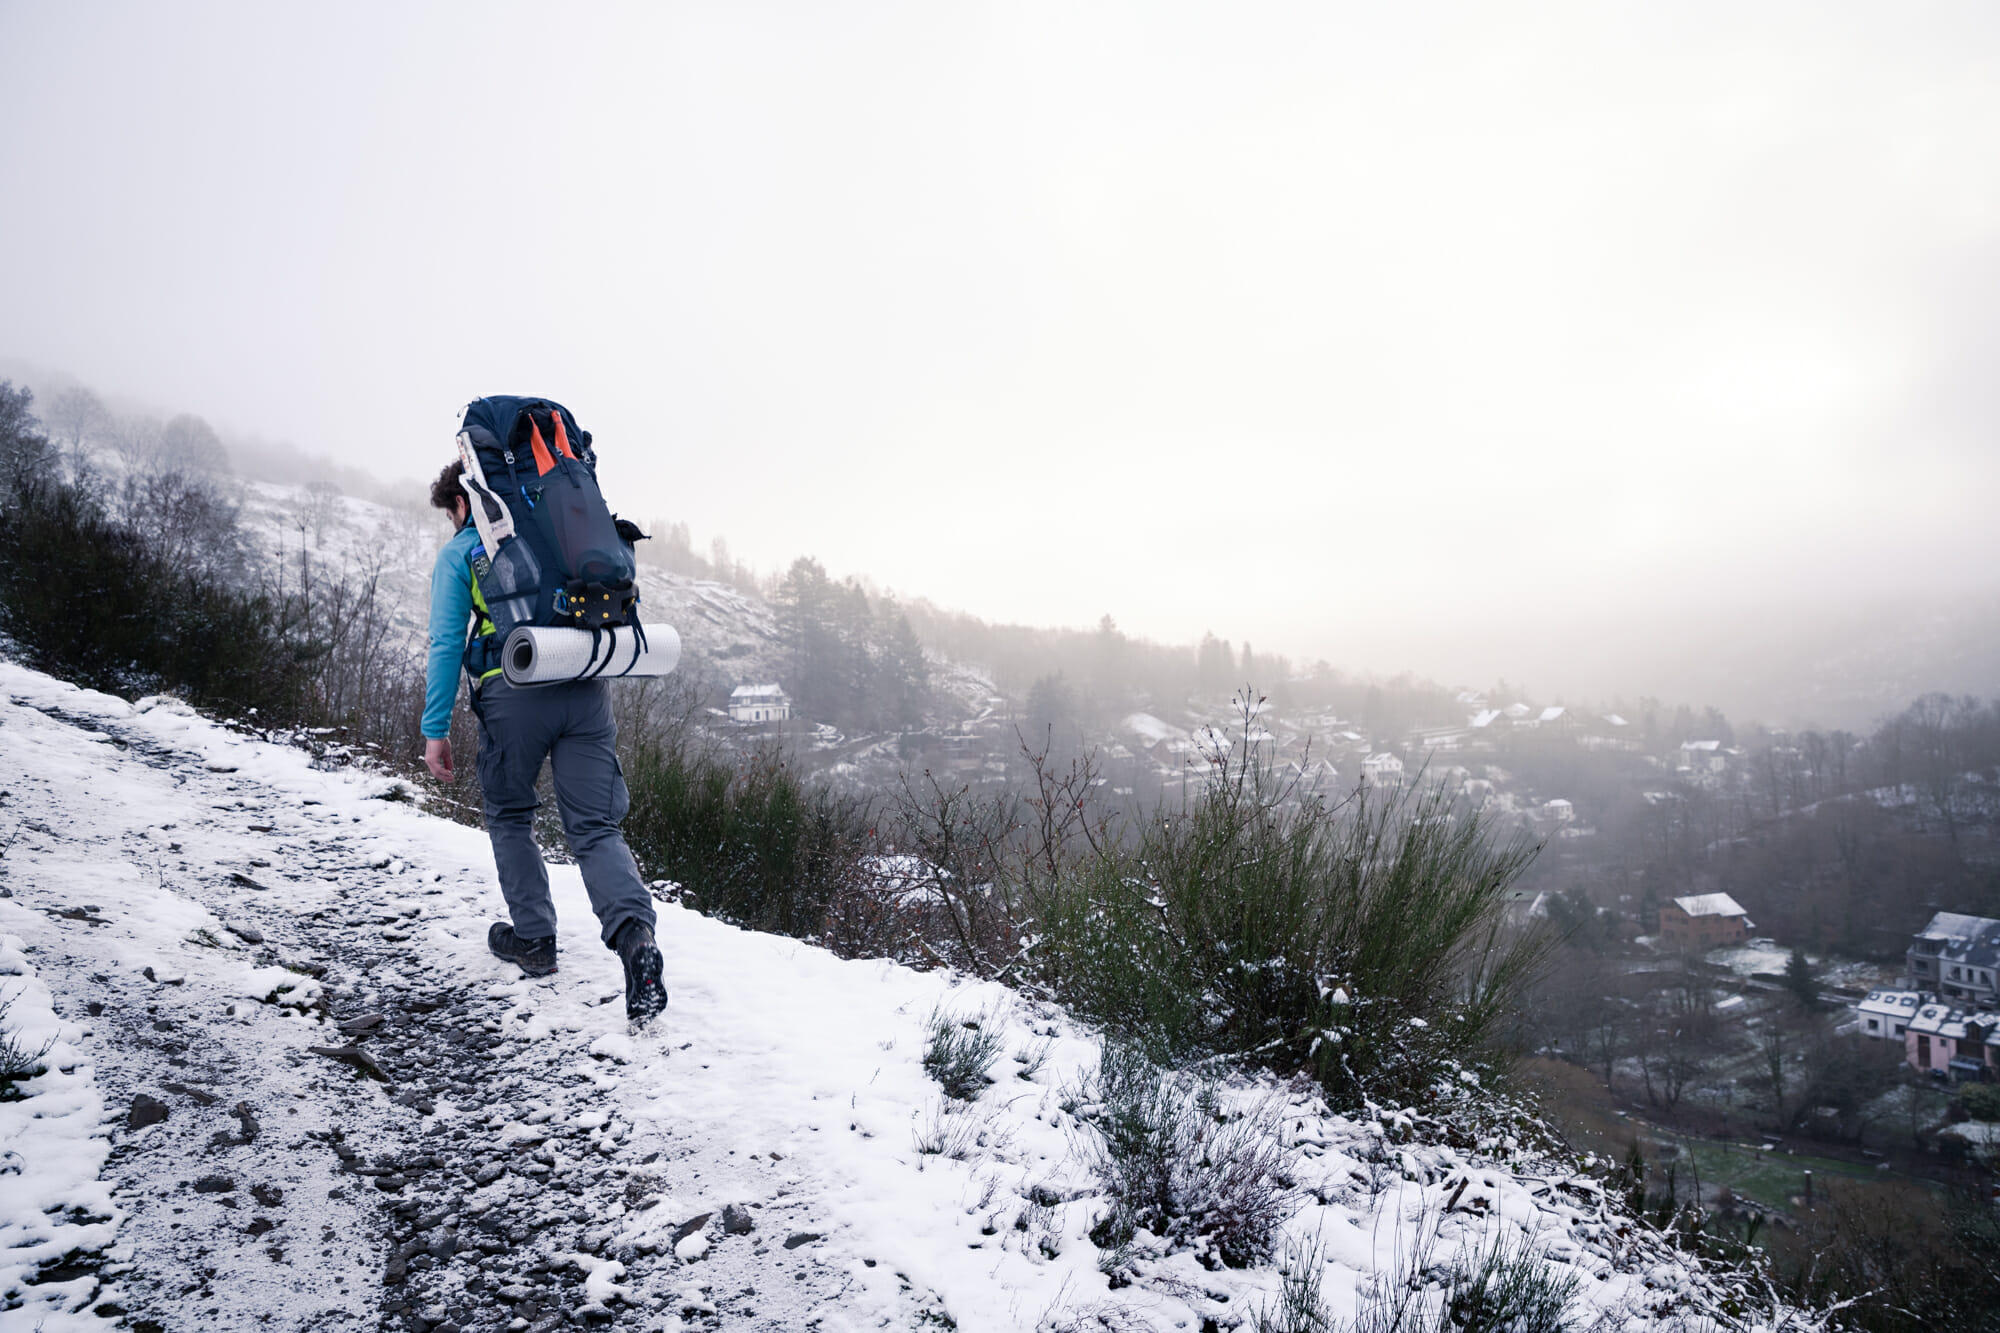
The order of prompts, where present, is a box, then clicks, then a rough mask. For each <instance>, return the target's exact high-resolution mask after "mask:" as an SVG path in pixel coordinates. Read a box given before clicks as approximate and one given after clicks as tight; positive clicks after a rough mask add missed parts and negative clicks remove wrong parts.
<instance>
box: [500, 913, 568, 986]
mask: <svg viewBox="0 0 2000 1333" xmlns="http://www.w3.org/2000/svg"><path fill="white" fill-rule="evenodd" d="M486 947H487V948H489V949H491V950H492V951H493V953H494V956H495V957H498V958H505V959H506V960H507V961H508V962H510V963H518V964H520V967H521V970H522V971H523V972H526V973H527V974H528V975H529V976H531V977H545V976H547V975H548V974H549V973H551V972H553V971H555V970H556V937H555V936H553V935H551V936H549V937H548V938H547V939H541V940H524V939H522V938H521V937H520V936H519V935H516V934H515V933H514V928H513V927H512V926H510V925H508V924H507V923H506V922H505V921H495V922H494V923H493V929H491V930H489V931H487V932H486Z"/></svg>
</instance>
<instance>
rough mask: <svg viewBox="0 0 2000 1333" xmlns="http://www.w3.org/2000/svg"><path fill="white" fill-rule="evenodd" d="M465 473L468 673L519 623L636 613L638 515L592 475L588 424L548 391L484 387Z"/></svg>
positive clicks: (485, 662)
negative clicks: (472, 619)
mask: <svg viewBox="0 0 2000 1333" xmlns="http://www.w3.org/2000/svg"><path fill="white" fill-rule="evenodd" d="M458 451H459V457H460V458H461V459H462V460H463V461H464V463H465V472H464V475H463V477H461V478H460V485H462V486H463V487H464V489H465V493H466V496H467V498H468V500H469V501H470V502H471V506H472V521H473V523H474V524H475V525H476V526H477V527H478V529H479V545H478V546H477V547H476V548H475V549H474V551H473V553H472V557H471V565H472V575H473V601H474V603H475V606H476V609H477V611H478V614H479V621H478V624H477V625H475V626H474V629H473V633H472V637H471V640H470V642H468V643H467V645H466V649H465V668H466V670H467V671H469V672H471V673H472V675H473V677H474V678H475V679H483V678H485V677H487V676H490V675H493V674H495V673H497V672H498V671H499V670H500V647H501V645H502V644H503V643H504V642H505V641H506V638H507V635H508V633H509V632H510V631H511V630H513V629H514V628H515V627H516V626H519V625H540V626H569V627H571V628H575V629H588V630H602V629H609V628H611V627H613V626H618V625H631V626H635V627H636V626H637V625H638V624H639V590H638V588H637V586H636V585H635V584H634V583H633V577H634V575H635V573H636V572H637V568H638V567H637V562H636V561H635V559H634V557H633V553H632V547H633V543H635V542H637V541H641V540H643V539H644V534H642V533H641V532H640V531H639V529H638V527H637V526H636V525H634V524H632V523H629V522H627V521H625V520H624V519H621V518H617V517H615V516H614V515H613V514H612V513H611V511H610V509H609V508H608V507H607V506H606V505H605V503H604V495H603V492H601V491H600V490H599V489H598V486H597V455H596V453H595V452H593V450H592V449H591V445H590V432H589V431H587V430H583V429H581V428H579V427H578V426H577V424H576V418H575V417H574V416H572V415H571V414H570V411H569V409H568V408H566V407H564V406H563V405H562V404H560V403H556V402H551V401H549V400H548V399H545V398H517V397H492V398H481V399H479V400H478V401H476V402H474V403H473V404H472V405H471V406H469V407H467V408H466V410H465V424H464V427H463V428H462V429H461V430H460V431H459V435H458Z"/></svg>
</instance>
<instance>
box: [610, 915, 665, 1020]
mask: <svg viewBox="0 0 2000 1333" xmlns="http://www.w3.org/2000/svg"><path fill="white" fill-rule="evenodd" d="M612 947H614V948H616V949H617V950H618V960H619V961H620V962H622V963H624V964H625V1017H627V1018H629V1019H631V1020H632V1021H633V1022H634V1023H644V1022H648V1021H649V1020H651V1019H653V1018H654V1017H656V1016H658V1015H660V1014H663V1013H665V1012H666V1009H667V988H666V987H665V986H664V985H662V984H661V982H660V973H661V971H663V970H664V969H665V966H666V964H664V963H663V962H661V961H660V950H659V946H658V945H656V944H654V943H653V929H652V927H651V926H648V925H646V924H645V923H644V922H643V921H627V922H626V923H625V924H624V925H623V926H621V927H619V929H618V937H617V939H616V940H614V941H613V946H612Z"/></svg>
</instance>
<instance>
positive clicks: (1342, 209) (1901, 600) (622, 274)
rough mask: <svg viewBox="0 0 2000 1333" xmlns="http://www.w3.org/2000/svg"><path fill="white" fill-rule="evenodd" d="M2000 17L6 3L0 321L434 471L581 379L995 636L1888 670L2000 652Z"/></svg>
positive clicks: (825, 543) (1544, 683)
mask: <svg viewBox="0 0 2000 1333" xmlns="http://www.w3.org/2000/svg"><path fill="white" fill-rule="evenodd" d="M1997 27H2000V20H1996V18H1995V16H1994V15H1993V12H1992V11H1991V9H1990V7H1987V6H1983V5H1977V4H1959V5H1941V6H1936V7H1931V8H1927V9H1926V11H1925V13H1924V17H1923V21H1922V22H1921V23H1912V22H1910V21H1909V20H1908V17H1907V16H1906V15H1903V14H1899V13H1892V12H1890V11H1886V10H1882V9H1879V8H1875V7H1869V6H1862V5H1810V6H1802V5H1773V6H1765V7H1759V8H1758V9H1756V10H1755V11H1748V12H1746V11H1745V10H1743V9H1742V7H1740V6H1724V5H1685V6H1674V7H1672V8H1671V9H1652V10H1644V11H1634V10H1618V11H1610V10H1605V9H1603V8H1602V7H1600V6H1593V5H1582V4H1575V5H1564V4H1548V5H1537V6H1532V7H1529V8H1526V9H1523V8H1519V7H1507V8H1506V9H1495V8H1493V7H1490V6H1427V7H1424V8H1422V9H1421V10H1419V11H1409V12H1404V11H1397V12H1387V11H1383V10H1381V9H1379V7H1359V6H1336V7H1327V6H1308V5H1299V6H1288V5H1270V6H1259V7H1255V8H1253V9H1251V10H1249V11H1247V12H1240V11H1236V10H1233V9H1232V10H1231V11H1230V12H1228V13H1226V14H1225V13H1224V12H1223V11H1221V10H1219V9H1215V8H1211V7H1204V6H1190V5H1156V4H1147V5H1124V6H1120V5H1107V6H1097V7H1092V8H1089V9H1086V10H1077V9H1074V8H1072V7H1056V6H1040V7H1038V6H1025V7H1023V6H1006V7H992V8H986V7H978V6H949V7H938V6H896V5H852V6H841V7H838V8H836V9H827V8H823V7H817V6H765V7H757V8H750V9H742V8H734V7H731V8H721V7H702V6H629V7H600V8H593V9H592V10H590V11H588V12H587V13H583V14H580V15H571V16H566V17H565V19H564V21H563V22H562V23H560V24H556V23H553V22H551V21H549V19H548V17H547V16H546V14H544V13H540V12H538V11H536V10H534V9H532V8H528V7H491V6H477V7H474V6H459V7H454V6H430V7H425V8H423V9H422V10H420V11H416V12H403V11H398V12H396V13H394V14H389V13H384V14H382V15H378V16H377V17H376V19H375V21H371V22H368V23H351V22H347V21H345V20H344V19H340V18H337V17H336V16H334V15H332V14H331V13H328V12H315V11H296V10H285V9H276V10H273V9H270V8H268V7H258V6H233V5H195V6H179V7H175V8H174V9H173V10H171V11H165V10H160V9H158V8H154V7H147V6H138V5H132V6H124V7H120V6H111V7H90V8H76V7H69V6H62V7H57V6H40V7H36V6H27V5H8V6H5V7H4V8H0V48H4V49H5V51H6V52H7V56H6V59H7V62H8V70H7V78H6V79H5V80H4V81H0V124H5V125H6V126H7V127H8V130H7V132H6V133H5V134H4V135H0V179H4V180H5V181H6V182H7V183H8V189H9V192H10V194H11V195H12V197H13V198H14V199H15V200H17V201H18V202H19V205H25V206H15V207H11V208H9V209H7V210H5V211H4V216H0V252H4V253H6V254H7V255H9V256H10V257H11V258H12V259H13V260H14V262H13V263H12V264H10V266H9V270H10V275H9V278H8V284H7V287H8V290H7V300H6V302H5V303H4V307H0V360H5V362H6V365H7V366H8V367H9V368H11V371H10V373H13V374H15V376H16V377H17V378H30V377H31V376H30V375H29V374H28V373H27V372H34V373H39V374H43V375H53V376H71V377H74V378H75V379H76V380H78V381H81V382H84V383H88V384H90V385H91V386H93V387H95V388H97V389H98V390H99V391H100V392H102V393H104V394H105V395H106V396H107V397H109V398H112V399H114V400H117V399H121V398H122V399H124V400H125V401H127V402H129V403H132V404H136V405H142V406H146V407H148V408H150V409H151V410H154V411H157V412H160V413H162V414H171V413H173V412H177V411H197V412H200V413H202V414H204V415H206V416H207V417H208V418H209V419H210V420H211V421H213V422H214V423H215V425H216V426H217V427H218V429H220V430H221V431H222V433H223V434H224V436H225V437H227V438H231V439H234V440H241V439H246V438H253V437H254V438H263V439H266V440H269V441H273V442H283V443H289V444H291V445H294V446H296V447H297V448H299V449H302V450H305V451H307V452H309V453H312V454H316V455H321V456H325V457H328V458H332V459H338V460H340V461H342V462H343V463H345V464H347V465H350V466H353V467H356V468H359V469H361V470H363V471H366V472H368V473H371V474H373V475H375V476H376V477H378V478H380V479H382V480H384V481H392V480H393V481H402V482H407V483H408V484H409V485H410V486H411V487H412V488H414V487H415V486H416V485H417V484H418V483H419V481H420V480H421V478H422V477H424V476H426V475H428V473H429V472H430V471H431V470H432V469H433V467H434V465H435V464H437V463H439V462H442V461H443V460H444V459H445V458H446V457H447V451H448V447H449V439H450V435H451V433H452V430H453V429H454V425H455V422H456V414H457V412H458V410H459V409H460V408H461V407H462V405H463V403H464V402H465V401H466V400H467V399H468V398H470V397H472V396H475V395H477V394H481V393H486V392H519V391H530V392H538V393H547V394H550V395H552V396H556V397H559V398H561V399H563V400H564V401H566V402H569V403H571V404H572V405H573V406H574V407H575V409H576V410H577V412H578V413H579V415H580V416H581V417H582V419H583V420H584V421H585V423H586V424H588V425H589V426H591V427H592V429H594V430H595V431H596V432H597V435H598V438H599V441H600V445H601V447H602V450H603V454H604V459H605V472H606V482H607V489H608V490H610V491H611V492H612V493H613V494H614V496H615V497H617V498H619V500H620V502H621V503H623V504H624V505H625V507H627V508H628V509H631V510H635V511H638V512H642V513H653V514H660V515H667V516H671V517H675V518H679V519H682V520H684V521H686V522H687V523H689V525H690V526H691V528H692V530H693V534H694V538H695V545H696V548H697V549H701V550H706V549H707V547H708V544H709V542H710V541H711V540H712V539H713V538H717V537H722V538H725V539H726V540H727V542H728V543H729V546H730V549H731V551H732V553H733V555H734V556H735V558H737V559H739V560H743V561H747V562H748V563H750V564H751V565H753V566H755V567H757V568H759V569H765V570H772V571H776V570H780V569H782V568H783V567H784V566H785V565H786V564H788V563H789V561H790V560H791V559H792V557H794V556H795V555H798V554H812V555H815V556H817V557H818V558H819V559H820V560H822V561H823V562H824V563H825V564H826V566H827V567H828V568H829V569H830V570H831V571H832V572H834V573H835V574H836V575H837V576H845V575H849V574H853V575H858V576H862V577H865V578H867V579H870V580H872V581H873V582H874V583H875V584H877V585H879V586H884V587H888V588H892V589H894V590H896V591H898V592H899V593H901V594H903V595H905V596H918V597H924V598H927V599H929V600H931V601H933V602H935V603H937V604H939V605H941V606H945V607H951V608H962V609H964V610H967V611H971V612H973V613H975V614H978V615H981V616H983V617H986V618H988V619H990V620H996V621H1004V620H1013V621H1021V622H1027V623H1037V624H1061V625H1074V626H1089V625H1092V624H1095V623H1096V622H1097V620H1098V618H1099V617H1100V616H1102V615H1104V614H1106V613H1109V614H1111V615H1112V616H1114V617H1115V618H1116V620H1117V622H1118V623H1119V625H1120V626H1121V627H1122V628H1124V629H1125V630H1126V631H1127V632H1129V633H1133V634H1137V635H1142V636H1146V637H1149V638H1153V639H1156V640H1160V641H1164V642H1175V643H1192V642H1193V641H1194V640H1196V639H1198V638H1199V637H1200V636H1201V635H1202V634H1203V632H1205V631H1208V630H1213V631H1214V632H1215V633H1217V634H1218V635H1222V636H1225V637H1229V638H1231V639H1232V640H1234V641H1235V642H1237V643H1239V644H1240V643H1242V642H1244V641H1246V640H1247V641H1250V642H1252V643H1254V644H1255V645H1257V647H1258V648H1259V649H1260V650H1263V651H1266V652H1281V653H1284V654H1286V655H1288V656H1290V657H1291V658H1292V659H1293V660H1294V661H1303V660H1310V659H1313V658H1320V657H1324V658H1326V659H1327V660H1328V661H1330V662H1332V663H1334V664H1335V665H1336V666H1339V667H1343V668H1347V669H1353V670H1366V671H1375V672H1381V673H1394V672H1397V671H1401V670H1406V669H1409V670H1416V671H1418V672H1421V673H1427V674H1431V675H1434V676H1437V677H1438V678H1440V679H1444V680H1448V681H1455V682H1463V683H1471V684H1478V685H1482V686H1484V685H1487V684H1490V683H1491V682H1492V681H1493V680H1495V679H1496V678H1498V677H1502V676H1505V677H1507V678H1509V679H1512V680H1517V681H1519V680H1523V679H1525V680H1527V681H1528V682H1529V683H1530V684H1532V685H1533V686H1534V687H1535V688H1536V689H1537V690H1538V691H1540V692H1541V693H1543V694H1560V693H1562V692H1565V691H1568V692H1572V693H1589V694H1593V695H1595V696H1598V697H1601V698H1606V699H1610V698H1614V697H1618V696H1621V695H1626V696H1631V695H1639V694H1655V695H1663V696H1668V697H1678V698H1689V699H1696V700H1700V701H1703V702H1717V703H1720V704H1722V705H1724V706H1725V707H1730V708H1735V709H1739V710H1754V711H1755V712H1757V713H1759V714H1761V715H1764V716H1768V717H1771V718H1772V719H1773V720H1780V721H1782V720H1786V713H1787V709H1788V708H1791V707H1792V702H1791V701H1789V700H1788V699H1787V698H1786V697H1785V695H1784V691H1783V690H1780V689H1776V688H1763V687H1761V686H1757V687H1756V688H1753V685H1754V684H1755V682H1753V681H1752V680H1750V677H1752V676H1757V675H1758V674H1759V673H1763V675H1764V676H1779V675H1783V676H1787V677H1789V678H1791V679H1794V680H1796V679H1798V678H1799V677H1801V676H1802V675H1805V674H1810V673H1811V672H1812V671H1813V670H1815V669H1817V668H1818V667H1821V666H1824V664H1825V663H1826V661H1828V660H1829V659H1834V658H1838V659H1841V660H1842V661H1843V662H1844V663H1845V665H1844V666H1843V667H1842V669H1852V670H1856V671H1860V672H1862V673H1863V674H1865V673H1866V672H1868V671H1871V670H1873V671H1877V672H1878V673H1879V674H1881V675H1883V676H1884V677H1885V680H1886V679H1888V678H1893V688H1890V687H1889V686H1888V685H1886V684H1885V687H1884V689H1883V691H1882V697H1881V703H1882V709H1881V711H1886V709H1887V708H1888V707H1890V706H1893V704H1894V703H1895V702H1897V701H1900V700H1901V699H1903V698H1906V697H1908V696H1909V695H1910V694H1912V693H1914V692H1916V691H1918V690H1921V689H1927V688H1946V689H1951V690H1972V691H1990V690H1991V689H1992V688H1993V687H1994V686H1995V684H1996V682H2000V669H1996V667H1995V662H1996V660H2000V651H1996V648H1995V644H1994V637H1995V635H1994V631H1993V626H1994V624H1995V623H1996V616H1995V605H1996V600H1995V592H1994V588H1995V585H1994V577H1993V562H1992V559H1991V557H1990V554H1989V549H1990V539H1989V538H1988V536H1987V533H1988V530H1989V529H1990V523H1989V522H1988V521H1987V519H1986V516H1987V515H1988V514H1990V513H1991V512H1992V510H1993V508H1994V505H1995V502H1996V500H2000V475H1997V474H1996V466H2000V462H1996V460H2000V451H1996V450H1995V449H1994V448H1993V447H1992V440H1993V432H1994V427H1995V423H1996V420H2000V401H1996V398H1995V395H1994V392H1993V388H1992V384H1993V379H1992V375H1991V373H1990V372H1991V365H1992V358H1993V352H1994V349H1995V334H1996V327H2000V325H1996V321H2000V316H1996V314H1995V313H1994V312H1995V311H1996V310H2000V301H1996V300H1995V299H1994V298H1995V297H1996V296H2000V262H1996V256H2000V246H1996V240H2000V173H1996V172H1995V170H1994V167H1993V164H1994V163H1995V162H1996V161H2000V152H1996V149H2000V143H1996V139H2000V105H1996V103H2000V78H1996V77H1995V75H1996V73H2000V70H1996V56H1997V55H2000V40H1997V39H2000V31H1996V28H1997ZM1858 646H1866V647H1867V648H1868V649H1869V651H1873V652H1877V653H1880V652H1887V653H1888V654H1889V658H1890V659H1891V660H1886V661H1883V662H1877V663H1874V664H1873V665H1870V664H1867V663H1863V664H1861V665H1859V666H1857V665H1856V664H1855V663H1854V662H1853V661H1852V660H1851V659H1852V658H1853V655H1854V653H1855V651H1856V650H1857V647H1858ZM1899 652H1900V656H1898V653H1899ZM1732 691H1734V694H1733V695H1732ZM1840 707H1845V708H1846V710H1847V711H1846V715H1845V716H1836V717H1833V718H1831V719H1828V718H1825V717H1821V718H1819V719H1818V720H1821V721H1828V720H1832V721H1838V722H1846V723H1860V722H1862V721H1865V720H1867V714H1868V713H1869V712H1870V711H1871V708H1872V706H1870V707H1863V706H1861V705H1852V706H1847V705H1842V706H1840ZM1840 707H1835V708H1833V709H1832V711H1834V712H1836V713H1838V712H1839V711H1840ZM1821 711H1823V712H1824V711H1828V710H1821Z"/></svg>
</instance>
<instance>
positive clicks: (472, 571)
mask: <svg viewBox="0 0 2000 1333" xmlns="http://www.w3.org/2000/svg"><path fill="white" fill-rule="evenodd" d="M485 554H486V548H485V547H483V546H475V547H473V548H472V553H471V554H470V555H468V556H466V558H465V573H466V577H467V579H468V580H469V581H470V582H471V584H472V615H471V617H470V618H469V619H468V620H467V623H466V633H465V648H464V649H463V650H462V651H461V652H460V653H459V662H460V664H461V665H462V666H463V667H464V668H465V671H466V674H467V675H469V676H471V677H472V680H473V683H474V684H475V685H477V684H478V683H479V682H481V681H484V680H486V679H487V678H488V677H491V676H497V675H499V674H500V667H499V665H498V662H499V657H500V645H499V644H497V643H495V642H493V639H494V630H495V629H496V628H497V626H495V625H494V623H493V614H492V612H491V611H489V610H488V609H487V606H486V594H485V593H484V592H483V591H481V590H480V587H479V569H478V565H479V561H480V560H481V559H482V558H483V557H484V556H485ZM473 695H474V697H475V698H476V697H478V691H477V690H476V689H475V690H474V691H473Z"/></svg>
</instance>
